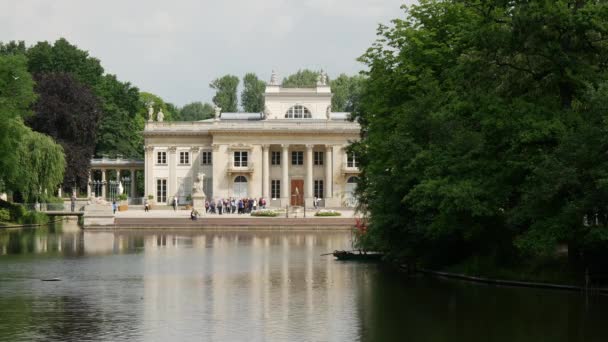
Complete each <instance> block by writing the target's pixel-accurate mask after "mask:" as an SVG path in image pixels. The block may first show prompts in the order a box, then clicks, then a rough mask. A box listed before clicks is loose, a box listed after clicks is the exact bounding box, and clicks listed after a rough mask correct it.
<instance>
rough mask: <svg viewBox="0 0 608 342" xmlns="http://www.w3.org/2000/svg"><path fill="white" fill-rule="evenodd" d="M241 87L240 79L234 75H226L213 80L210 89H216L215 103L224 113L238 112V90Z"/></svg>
mask: <svg viewBox="0 0 608 342" xmlns="http://www.w3.org/2000/svg"><path fill="white" fill-rule="evenodd" d="M238 86H239V78H238V77H236V76H233V75H225V76H222V77H220V78H216V79H215V80H213V81H212V82H211V83H210V84H209V87H211V88H212V89H215V95H214V96H213V103H214V104H215V105H216V106H218V107H220V108H222V112H228V113H232V112H236V111H238V104H239V102H238V98H237V93H236V89H237V88H238Z"/></svg>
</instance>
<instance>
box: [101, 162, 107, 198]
mask: <svg viewBox="0 0 608 342" xmlns="http://www.w3.org/2000/svg"><path fill="white" fill-rule="evenodd" d="M107 186H108V185H107V184H106V169H102V170H101V198H103V199H104V200H105V199H106V188H107Z"/></svg>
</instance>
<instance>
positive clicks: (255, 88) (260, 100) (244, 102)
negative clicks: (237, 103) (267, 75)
mask: <svg viewBox="0 0 608 342" xmlns="http://www.w3.org/2000/svg"><path fill="white" fill-rule="evenodd" d="M265 90H266V82H264V81H262V80H260V79H259V78H258V77H257V76H256V75H255V74H254V73H248V74H245V76H244V77H243V92H242V93H241V106H242V107H243V110H244V111H245V112H249V113H261V112H262V111H264V91H265Z"/></svg>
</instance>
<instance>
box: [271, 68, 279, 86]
mask: <svg viewBox="0 0 608 342" xmlns="http://www.w3.org/2000/svg"><path fill="white" fill-rule="evenodd" d="M270 85H279V81H278V80H277V74H276V73H275V72H274V70H272V74H271V75H270Z"/></svg>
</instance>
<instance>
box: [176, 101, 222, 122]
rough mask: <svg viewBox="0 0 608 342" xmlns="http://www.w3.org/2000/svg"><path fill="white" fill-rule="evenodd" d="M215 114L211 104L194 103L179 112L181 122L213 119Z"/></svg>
mask: <svg viewBox="0 0 608 342" xmlns="http://www.w3.org/2000/svg"><path fill="white" fill-rule="evenodd" d="M214 114H215V110H214V109H213V106H212V105H210V104H209V103H202V102H192V103H189V104H187V105H185V106H183V107H182V108H181V109H180V110H179V120H181V121H198V120H205V119H209V118H212V117H213V115H214Z"/></svg>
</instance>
